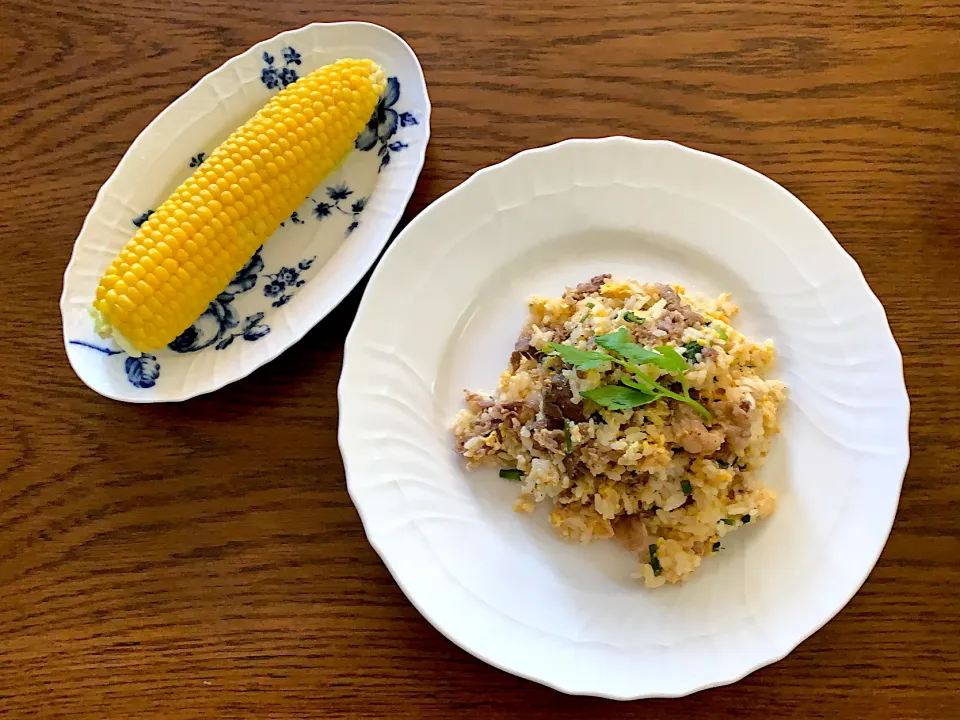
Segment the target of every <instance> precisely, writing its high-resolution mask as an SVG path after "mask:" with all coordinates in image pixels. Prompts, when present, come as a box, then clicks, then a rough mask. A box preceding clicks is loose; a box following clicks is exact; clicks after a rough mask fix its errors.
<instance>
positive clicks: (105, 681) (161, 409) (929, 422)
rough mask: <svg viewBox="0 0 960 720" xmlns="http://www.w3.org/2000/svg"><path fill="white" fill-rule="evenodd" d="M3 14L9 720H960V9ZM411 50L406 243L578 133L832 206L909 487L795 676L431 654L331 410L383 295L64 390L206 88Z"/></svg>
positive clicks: (391, 4)
mask: <svg viewBox="0 0 960 720" xmlns="http://www.w3.org/2000/svg"><path fill="white" fill-rule="evenodd" d="M148 5H149V7H147V6H145V5H144V4H143V3H137V2H133V0H73V1H72V2H69V3H56V2H49V1H43V2H41V1H40V0H0V66H2V72H0V128H2V133H0V157H2V160H3V168H4V172H3V173H0V194H2V195H0V196H2V199H3V202H2V203H0V235H2V238H3V250H4V257H5V260H4V261H3V262H2V263H0V286H2V288H3V291H4V293H5V297H6V299H7V305H8V311H7V312H6V313H5V320H4V326H5V327H6V328H7V329H6V330H5V331H4V332H3V336H2V337H3V340H2V342H0V368H2V373H0V397H2V402H3V405H2V408H3V412H2V413H0V473H2V474H0V717H3V718H5V719H6V718H28V717H44V718H141V717H143V718H146V717H163V718H176V719H179V718H198V717H204V718H213V717H217V718H219V717H224V718H226V717H260V718H267V717H269V718H308V717H330V718H338V717H340V718H375V717H376V718H379V717H391V718H414V717H435V718H449V717H452V716H457V717H460V716H462V717H467V718H507V717H515V716H523V717H526V718H555V717H559V716H561V715H562V716H564V717H575V718H576V717H604V718H607V717H609V718H646V719H648V720H655V719H657V718H668V717H682V718H685V719H686V720H701V719H702V720H706V719H708V718H711V719H712V718H716V717H721V716H723V717H726V715H727V713H728V712H730V711H733V712H735V713H736V717H738V718H827V717H830V718H834V717H851V718H934V719H940V718H960V710H958V709H957V708H958V705H957V700H958V693H960V593H958V592H957V587H958V586H960V482H958V480H957V478H958V474H960V409H958V408H960V403H958V401H957V398H956V388H957V386H958V385H960V200H958V197H960V180H958V178H960V173H958V167H960V40H958V38H960V4H958V3H957V2H949V1H941V2H921V1H920V0H902V1H899V2H897V1H893V0H890V1H887V0H859V1H853V0H834V1H833V2H819V1H817V0H791V1H790V2H785V1H784V2H781V1H777V0H772V1H771V0H768V1H766V2H759V1H758V2H724V1H722V0H716V1H712V0H711V1H708V0H703V1H701V2H666V1H657V0H646V1H645V2H633V1H624V0H612V1H611V2H605V3H596V2H591V1H590V0H561V1H560V2H556V3H531V2H529V1H528V0H515V1H514V0H510V1H508V0H503V1H500V2H493V1H483V0H470V1H467V0H453V1H445V0H422V1H421V2H417V3H412V2H398V1H396V0H384V1H383V2H374V1H371V0H357V2H354V3H351V4H349V5H346V6H345V5H343V4H341V3H334V2H331V1H330V0H285V2H278V3H266V2H263V3H237V2H228V1H227V0H215V1H211V2H201V1H198V0H181V1H180V2H170V1H169V0H159V1H158V2H156V3H150V4H148ZM340 19H359V20H369V21H373V22H378V23H381V24H383V25H386V26H388V27H390V28H392V29H393V30H396V31H397V32H399V33H400V34H401V35H403V36H404V37H405V38H406V39H407V40H408V41H409V42H410V43H411V45H412V46H413V47H414V49H415V50H416V51H417V52H418V54H419V56H420V59H421V61H422V63H423V66H424V70H425V72H426V76H427V81H428V83H429V87H430V93H431V97H432V99H433V102H434V107H435V112H434V117H433V139H432V142H431V145H430V150H429V152H428V159H427V164H426V167H425V169H424V173H423V176H422V178H421V181H420V184H419V186H418V189H417V192H416V194H415V195H414V197H413V200H412V202H411V203H410V207H409V210H408V212H407V215H406V218H410V217H412V216H413V215H415V214H416V213H417V212H419V211H420V210H422V209H423V207H424V206H425V205H426V204H427V203H429V202H431V201H432V200H434V199H435V198H437V197H438V196H439V195H441V194H442V193H444V192H446V191H447V190H449V189H450V188H452V187H454V186H455V185H457V184H458V183H460V182H462V181H463V180H464V179H465V178H467V177H468V176H469V175H470V174H471V173H473V172H474V171H476V170H477V169H479V168H481V167H484V166H486V165H489V164H491V163H494V162H497V161H500V160H503V159H504V158H506V157H508V156H510V155H512V154H514V153H515V152H517V151H519V150H522V149H524V148H527V147H531V146H537V145H543V144H547V143H551V142H554V141H558V140H561V139H564V138H567V137H578V136H580V137H594V136H603V135H611V134H619V133H622V134H626V135H633V136H638V137H664V138H670V139H673V140H677V141H679V142H682V143H685V144H689V145H692V146H693V147H697V148H701V149H703V150H708V151H711V152H715V153H720V154H723V155H727V156H729V157H731V158H734V159H736V160H738V161H740V162H743V163H746V164H747V165H749V166H751V167H754V168H757V169H759V170H761V171H762V172H764V173H766V174H767V175H769V176H770V177H772V178H774V179H775V180H777V181H779V182H780V183H782V184H783V185H785V186H786V187H787V188H789V189H790V190H791V191H793V192H794V193H795V194H797V195H798V196H799V197H800V198H801V199H802V200H803V201H804V202H806V203H807V204H808V205H809V206H810V207H811V208H812V209H813V210H814V211H815V212H816V213H817V214H818V215H819V216H820V217H821V218H822V219H823V220H824V221H825V222H826V224H827V225H828V226H829V227H830V228H831V229H832V231H833V233H834V234H835V235H836V237H837V238H838V240H839V241H840V242H841V243H842V244H843V246H844V247H845V248H846V249H847V250H848V251H849V252H850V253H851V254H852V255H853V256H854V257H855V258H856V259H857V261H858V262H859V263H860V265H861V267H862V268H863V270H864V273H865V275H866V277H867V279H868V281H869V282H870V284H871V286H872V287H873V289H874V290H875V291H876V293H877V294H878V295H879V297H880V299H881V300H882V301H883V303H884V305H885V306H886V308H887V311H888V313H889V316H890V320H891V324H892V326H893V329H894V332H895V334H896V336H897V338H898V340H899V342H900V346H901V348H902V349H903V352H904V363H905V368H906V375H907V383H908V387H909V388H910V391H911V398H912V403H913V415H912V424H911V442H912V447H913V460H912V462H911V465H910V468H909V471H908V473H907V477H906V480H905V482H904V487H903V498H902V502H901V505H900V512H899V515H898V518H897V522H896V525H895V527H894V531H893V534H892V536H891V538H890V541H889V543H888V545H887V547H886V549H885V551H884V553H883V555H882V557H881V558H880V561H879V563H878V565H877V567H876V569H875V570H874V572H873V573H872V574H871V576H870V578H869V580H868V581H867V583H866V584H865V585H864V587H863V589H862V590H861V591H860V593H859V594H858V595H857V596H856V597H855V598H854V599H853V601H852V602H851V603H850V604H849V606H848V607H847V608H846V609H845V610H843V611H842V612H841V613H840V615H839V616H838V617H837V618H836V619H835V620H833V621H832V622H831V623H829V624H828V625H827V626H826V627H824V628H823V629H822V630H821V631H819V632H818V633H816V634H815V635H814V636H813V637H811V638H810V639H809V640H807V641H806V642H804V643H803V644H802V645H801V646H800V647H799V648H798V649H797V650H796V651H795V652H794V653H792V654H791V655H790V656H789V657H787V658H786V659H785V660H783V661H781V662H779V663H777V664H775V665H773V666H771V667H768V668H765V669H763V670H760V671H758V672H756V673H754V674H753V675H751V676H750V677H748V678H746V679H745V680H743V681H742V682H740V683H738V684H736V685H734V686H731V687H727V688H720V689H716V690H710V691H707V692H704V693H701V694H699V695H697V696H695V697H692V698H687V699H683V700H677V701H644V702H637V703H624V704H616V703H612V702H607V701H601V700H596V699H589V698H571V697H566V696H563V695H560V694H558V693H556V692H554V691H551V690H548V689H546V688H544V687H540V686H538V685H535V684H533V683H529V682H526V681H523V680H520V679H517V678H514V677H512V676H510V675H507V674H505V673H502V672H500V671H498V670H495V669H493V668H491V667H488V666H486V665H484V664H483V663H481V662H479V661H477V660H475V659H474V658H472V657H470V656H469V655H467V654H466V653H464V652H463V651H461V650H460V649H458V648H457V647H456V646H454V645H453V644H451V643H450V642H448V641H447V640H445V639H444V638H443V637H441V636H440V635H439V634H438V633H437V632H436V631H434V630H433V629H432V628H431V627H430V626H429V625H428V624H427V623H426V622H425V621H424V620H423V619H422V618H421V617H420V616H419V615H418V613H417V612H416V611H415V610H414V609H413V608H412V607H411V605H410V604H409V603H408V602H407V601H406V599H405V598H404V597H403V595H402V594H401V593H400V591H399V589H398V588H397V587H396V585H395V584H394V583H393V581H392V580H391V578H390V576H389V574H388V573H387V571H386V570H385V568H384V567H383V565H382V564H381V563H380V561H379V559H378V557H377V556H376V554H375V553H374V552H373V550H372V549H371V548H370V546H369V545H368V544H367V542H366V540H365V537H364V534H363V529H362V526H361V524H360V520H359V518H358V517H357V514H356V512H355V511H354V509H353V506H352V505H351V503H350V501H349V498H348V496H347V493H346V490H345V487H344V477H343V469H342V465H341V462H340V457H339V453H338V451H337V445H336V420H337V407H336V398H335V386H336V382H337V378H338V374H339V370H340V363H341V350H342V346H343V340H344V336H345V334H346V332H347V329H348V327H349V325H350V322H351V319H352V316H353V313H354V310H355V308H356V304H357V301H358V299H359V295H360V290H357V291H356V292H354V293H353V294H352V295H351V296H350V298H349V299H348V300H347V301H346V302H344V303H343V305H342V306H341V307H340V308H339V309H338V310H337V311H336V312H335V313H334V314H333V315H332V316H331V317H329V318H328V319H327V320H325V321H324V322H322V323H321V324H320V325H319V326H318V327H317V328H316V329H314V330H313V332H311V333H310V334H309V335H308V336H307V337H306V338H305V339H304V340H303V341H301V342H300V343H299V344H298V345H297V346H296V347H294V348H293V349H291V350H290V351H288V352H287V353H286V354H285V355H283V356H282V357H281V358H279V359H278V360H276V361H274V362H273V363H271V364H269V365H268V366H267V367H265V368H262V369H260V370H259V371H257V372H256V373H254V374H253V376H252V377H250V378H248V379H246V380H243V381H241V382H238V383H236V384H234V385H232V386H230V387H228V388H225V389H223V390H221V391H219V392H217V393H214V394H213V395H211V396H207V397H202V398H198V399H195V400H192V401H189V402H187V403H184V404H182V405H174V406H156V405H154V406H143V407H136V406H132V405H124V404H119V403H115V402H111V401H108V400H105V399H103V398H101V397H99V396H97V395H95V394H94V393H93V392H91V391H90V390H88V389H87V388H86V387H84V386H83V385H82V384H81V383H80V382H79V381H78V380H77V378H76V377H75V376H74V375H73V373H72V372H71V370H70V368H69V366H68V364H67V361H66V358H65V355H64V352H63V347H62V338H61V335H60V319H59V313H58V309H57V300H58V296H59V292H60V283H61V277H62V273H63V270H64V267H65V266H66V263H67V259H68V257H69V255H70V251H71V247H72V244H73V240H74V238H75V237H76V235H77V233H78V231H79V228H80V224H81V222H82V220H83V217H84V215H85V214H86V212H87V210H88V209H89V207H90V205H91V204H92V202H93V199H94V196H95V194H96V192H97V189H98V188H99V186H100V185H101V184H102V183H103V182H104V180H106V178H107V177H108V175H109V174H110V172H111V171H112V170H113V168H114V166H115V165H116V163H117V161H118V160H119V158H120V156H121V154H122V153H123V151H124V150H125V148H126V147H127V145H128V144H129V143H130V142H131V141H132V140H133V139H134V138H135V137H136V135H137V134H138V133H139V132H140V130H142V129H143V127H144V126H145V125H146V124H147V123H148V122H149V121H150V120H151V119H152V118H153V117H154V116H155V115H156V114H157V113H158V112H159V111H160V110H161V109H162V108H163V107H164V106H165V105H166V104H168V103H169V102H171V101H172V100H173V99H174V98H176V97H177V96H178V95H180V94H181V93H182V92H183V91H184V90H186V89H187V88H189V87H190V86H191V85H192V84H193V83H194V82H196V81H197V80H198V79H199V78H200V77H201V76H202V75H203V74H205V73H206V72H207V71H208V70H210V69H212V68H213V67H215V66H217V65H219V64H220V63H222V62H223V61H224V60H226V59H227V58H229V57H231V56H233V55H235V54H237V53H239V52H241V51H243V50H245V49H246V48H247V47H249V46H250V45H252V44H253V43H255V42H257V41H259V40H262V39H265V38H267V37H270V36H271V35H273V34H275V33H276V32H279V31H281V30H284V29H287V28H290V27H297V26H300V25H302V24H305V23H307V22H309V21H331V20H340Z"/></svg>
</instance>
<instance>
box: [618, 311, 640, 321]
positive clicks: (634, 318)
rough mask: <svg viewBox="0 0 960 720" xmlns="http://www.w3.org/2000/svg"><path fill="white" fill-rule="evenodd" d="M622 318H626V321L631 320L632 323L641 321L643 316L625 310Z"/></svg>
mask: <svg viewBox="0 0 960 720" xmlns="http://www.w3.org/2000/svg"><path fill="white" fill-rule="evenodd" d="M623 319H624V320H626V321H627V322H632V323H642V322H643V318H642V317H640V316H639V315H637V314H636V313H635V312H634V311H633V310H627V311H626V312H625V313H624V314H623Z"/></svg>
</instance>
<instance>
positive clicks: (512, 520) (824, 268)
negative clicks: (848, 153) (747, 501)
mask: <svg viewBox="0 0 960 720" xmlns="http://www.w3.org/2000/svg"><path fill="white" fill-rule="evenodd" d="M602 272H612V273H614V274H620V275H625V276H628V277H632V278H635V279H637V280H640V281H666V282H671V281H673V282H679V283H681V284H683V285H686V286H687V287H688V289H692V290H699V291H704V292H706V293H709V294H717V293H719V292H722V291H730V292H732V293H733V297H734V300H735V301H736V302H738V303H739V304H740V306H741V315H740V318H739V320H737V321H736V324H737V326H738V328H740V329H742V330H743V331H745V332H746V333H747V334H748V336H750V337H753V338H766V337H772V338H774V340H775V341H776V345H777V348H778V352H779V375H780V377H781V378H782V379H783V380H785V381H786V382H787V383H788V384H789V388H790V400H789V403H788V406H787V407H786V408H785V411H784V415H783V432H782V434H781V436H780V437H779V438H778V439H777V440H776V441H775V443H774V448H775V449H774V451H773V453H772V454H771V457H770V459H769V463H768V465H767V467H766V470H765V474H764V480H765V482H767V483H768V484H769V485H771V486H772V487H773V488H774V489H776V490H777V491H778V493H779V496H780V498H779V503H778V509H777V512H776V514H775V515H774V516H773V517H772V518H770V519H768V520H765V521H763V522H762V523H757V524H755V525H752V526H750V527H749V528H747V529H746V530H745V531H741V532H738V533H735V534H733V535H731V536H729V537H730V539H729V541H727V540H726V539H725V541H724V548H725V549H724V551H723V552H722V553H719V554H718V555H717V556H713V557H710V558H708V559H707V560H706V561H705V562H704V563H703V565H702V566H701V568H700V569H699V570H698V571H697V572H696V573H695V574H694V575H693V577H692V579H691V580H690V581H689V582H687V583H686V584H685V585H682V586H671V587H664V588H661V589H658V590H654V591H649V590H645V589H644V588H643V587H642V586H641V585H640V584H638V583H637V582H636V581H635V580H632V579H631V577H630V574H631V572H632V571H633V570H634V568H635V559H634V557H633V556H632V555H631V554H629V553H627V552H625V551H622V550H621V549H620V548H619V547H618V546H617V545H616V544H615V543H612V542H607V543H603V542H598V543H592V544H590V545H587V546H578V545H571V544H566V543H564V542H562V541H560V540H558V539H556V537H555V536H554V533H553V531H552V529H551V528H549V527H548V524H547V522H546V519H545V512H544V509H541V512H540V513H539V514H535V515H534V516H529V515H524V514H518V513H514V512H513V511H512V510H511V503H512V501H513V499H514V497H515V494H516V485H515V484H514V483H510V482H508V481H503V480H500V479H499V478H498V477H496V474H495V472H493V471H487V472H471V473H467V472H466V471H465V470H464V467H463V464H462V462H461V461H460V459H459V458H458V457H457V456H456V455H455V454H454V452H453V450H452V438H451V434H450V425H451V422H452V419H453V417H454V415H455V413H456V412H457V410H458V409H460V407H462V389H463V388H472V389H491V390H492V389H493V388H494V387H495V384H496V380H497V377H498V375H499V373H500V372H501V370H502V369H503V368H504V367H505V365H506V363H507V359H508V357H509V354H510V351H511V350H512V346H513V342H514V340H515V339H516V336H517V333H518V331H519V328H520V327H521V325H522V323H523V321H524V319H525V317H526V300H527V299H528V298H529V296H530V295H532V294H535V293H540V294H549V295H558V294H560V293H561V292H562V291H563V288H564V286H565V285H573V284H575V283H577V282H578V281H583V280H586V279H588V278H590V277H591V276H592V275H597V274H599V273H602ZM908 415H909V408H908V401H907V395H906V391H905V388H904V383H903V373H902V365H901V359H900V353H899V350H898V349H897V346H896V343H895V342H894V340H893V337H892V335H891V333H890V329H889V327H888V325H887V321H886V317H885V315H884V311H883V308H882V307H881V306H880V303H879V302H878V301H877V299H876V297H874V295H873V294H872V293H871V291H870V289H869V288H868V287H867V284H866V282H865V281H864V279H863V276H862V275H861V273H860V270H859V268H858V267H857V265H856V263H855V262H854V261H853V260H852V259H851V258H850V257H849V256H848V255H847V254H846V253H845V252H844V251H843V250H842V249H841V247H840V245H839V244H837V242H836V241H835V240H834V239H833V237H832V236H831V235H830V233H829V231H828V230H827V229H826V228H825V227H824V226H823V225H822V224H821V223H820V221H819V220H818V219H817V218H816V217H815V216H814V215H813V213H812V212H810V210H808V209H807V208H806V207H804V205H802V204H801V203H800V202H799V201H798V200H797V199H796V198H795V197H793V196H792V195H791V194H790V193H788V192H787V191H786V190H784V189H783V188H781V187H780V186H779V185H777V184H776V183H774V182H772V181H771V180H769V179H767V178H765V177H763V176H762V175H760V174H758V173H756V172H754V171H752V170H749V169H748V168H745V167H743V166H742V165H738V164H737V163H734V162H731V161H729V160H725V159H722V158H719V157H716V156H712V155H707V154H705V153H702V152H697V151H694V150H690V149H687V148H684V147H681V146H678V145H674V144H672V143H667V142H645V141H639V140H631V139H627V138H608V139H604V140H571V141H567V142H563V143H560V144H559V145H553V146H550V147H546V148H541V149H537V150H531V151H527V152H523V153H520V154H519V155H517V156H516V157H514V158H512V159H510V160H508V161H506V162H504V163H502V164H500V165H496V166H494V167H491V168H488V169H486V170H483V171H481V172H479V173H477V174H476V175H474V176H473V177H472V178H470V179H469V180H468V181H467V182H465V183H464V184H463V185H461V186H460V187H458V188H456V189H455V190H454V191H452V192H451V193H449V194H448V195H446V196H444V197H443V198H441V199H440V200H438V201H437V202H436V203H434V204H433V205H431V206H430V207H429V208H428V209H427V210H426V211H425V212H423V213H422V214H421V215H419V216H418V217H417V218H416V219H415V220H414V221H413V222H412V223H411V224H410V225H409V226H408V227H407V228H406V229H405V230H404V231H403V232H402V233H401V235H400V236H399V238H398V239H397V240H396V241H395V242H394V244H393V246H392V247H391V248H390V250H389V251H388V252H387V254H386V255H385V257H384V258H383V260H382V262H381V263H380V265H379V267H378V268H377V270H376V271H375V273H374V275H373V278H372V279H371V281H370V284H369V286H368V288H367V290H366V293H365V295H364V298H363V302H362V304H361V306H360V310H359V314H358V316H357V319H356V322H355V324H354V326H353V329H352V331H351V333H350V336H349V337H348V339H347V345H346V357H345V360H344V367H343V375H342V378H341V382H340V446H341V450H342V452H343V457H344V463H345V466H346V470H347V484H348V487H349V490H350V495H351V497H352V498H353V501H354V503H355V504H356V506H357V508H358V509H359V511H360V514H361V516H362V518H363V523H364V527H365V529H366V532H367V536H368V537H369V539H370V542H371V543H372V544H373V546H374V547H375V548H376V549H377V551H378V552H379V553H380V555H381V557H382V558H383V560H384V562H385V563H386V564H387V566H388V567H389V569H390V571H391V572H392V573H393V576H394V578H396V580H397V582H398V583H399V584H400V586H401V587H402V588H403V591H404V592H405V593H406V594H407V597H409V598H410V600H411V601H412V602H413V604H414V605H415V606H416V607H417V608H418V609H419V610H420V612H422V613H423V615H424V616H425V617H426V618H427V619H428V620H429V621H430V622H431V623H433V625H434V626H436V627H437V629H439V630H440V631H441V632H442V633H443V634H445V635H446V636H447V637H449V638H450V639H451V640H453V641H454V642H456V643H457V644H458V645H460V646H461V647H463V648H464V649H465V650H467V651H469V652H471V653H473V654H474V655H476V656H477V657H479V658H482V659H483V660H485V661H487V662H489V663H491V664H493V665H496V666H497V667H500V668H503V669H504V670H507V671H509V672H512V673H516V674H517V675H521V676H523V677H527V678H530V679H533V680H536V681H538V682H542V683H544V684H546V685H550V686H552V687H554V688H557V689H560V690H563V691H565V692H570V693H576V694H590V695H600V696H605V697H611V698H618V699H630V698H640V697H652V696H664V697H670V696H678V695H684V694H687V693H690V692H694V691H696V690H699V689H702V688H706V687H711V686H715V685H721V684H725V683H730V682H733V681H735V680H737V679H739V678H742V677H743V676H744V675H746V674H747V673H749V672H751V671H753V670H755V669H757V668H759V667H761V666H763V665H766V664H768V663H771V662H773V661H775V660H778V659H779V658H782V657H783V656H784V655H786V654H787V653H788V652H790V651H791V650H792V649H793V648H794V647H796V645H797V644H798V643H799V642H800V641H802V640H803V639H804V638H806V637H807V636H809V635H810V634H811V633H813V632H814V631H815V630H817V628H819V627H820V626H822V625H823V624H824V623H825V622H826V621H827V620H829V619H830V618H831V617H832V616H833V615H834V614H835V613H836V612H837V611H839V610H840V609H841V608H842V607H843V606H844V604H845V603H846V602H847V601H848V600H849V599H850V598H851V596H852V595H853V594H854V593H855V592H856V591H857V589H858V588H859V587H860V585H861V583H863V581H864V579H865V578H866V577H867V574H868V573H869V572H870V569H871V568H872V567H873V565H874V563H875V562H876V559H877V557H878V555H879V553H880V550H881V549H882V547H883V544H884V542H885V541H886V538H887V534H888V533H889V531H890V527H891V524H892V522H893V518H894V514H895V512H896V508H897V500H898V497H899V493H900V484H901V480H902V477H903V472H904V470H905V467H906V462H907V457H908V453H909V450H908V444H907V422H908Z"/></svg>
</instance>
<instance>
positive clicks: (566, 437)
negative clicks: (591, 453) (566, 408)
mask: <svg viewBox="0 0 960 720" xmlns="http://www.w3.org/2000/svg"><path fill="white" fill-rule="evenodd" d="M563 439H564V440H565V441H566V443H567V455H569V454H570V453H572V452H573V437H572V436H571V435H570V421H569V420H567V419H566V418H564V419H563Z"/></svg>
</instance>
